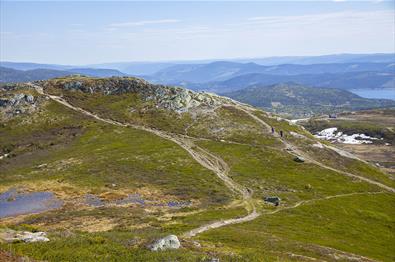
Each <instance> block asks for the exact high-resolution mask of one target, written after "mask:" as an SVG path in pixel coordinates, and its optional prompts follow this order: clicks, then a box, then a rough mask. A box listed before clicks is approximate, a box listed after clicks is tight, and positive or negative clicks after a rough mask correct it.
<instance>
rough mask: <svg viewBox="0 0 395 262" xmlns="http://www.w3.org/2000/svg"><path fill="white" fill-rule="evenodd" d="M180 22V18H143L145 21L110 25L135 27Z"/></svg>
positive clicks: (113, 26) (112, 25) (114, 26)
mask: <svg viewBox="0 0 395 262" xmlns="http://www.w3.org/2000/svg"><path fill="white" fill-rule="evenodd" d="M178 22H180V20H177V19H161V20H143V21H136V22H124V23H113V24H110V27H112V28H119V27H134V26H144V25H155V24H171V23H178Z"/></svg>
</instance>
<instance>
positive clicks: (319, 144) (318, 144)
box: [311, 142, 324, 148]
mask: <svg viewBox="0 0 395 262" xmlns="http://www.w3.org/2000/svg"><path fill="white" fill-rule="evenodd" d="M311 146H312V147H316V148H324V145H323V144H321V143H320V142H318V143H315V144H313V145H311Z"/></svg>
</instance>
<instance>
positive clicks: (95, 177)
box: [0, 77, 395, 261]
mask: <svg viewBox="0 0 395 262" xmlns="http://www.w3.org/2000/svg"><path fill="white" fill-rule="evenodd" d="M68 79H69V78H64V79H58V80H56V81H60V82H62V81H63V82H67V81H68ZM71 79H73V81H74V80H81V79H82V78H81V77H73V78H71ZM84 79H85V80H84V81H87V82H89V83H92V84H94V85H95V86H96V87H97V86H105V85H106V84H107V82H106V79H91V78H84ZM122 79H123V78H122ZM122 79H120V80H119V81H121V80H122ZM56 81H55V82H54V83H55V84H53V85H52V86H47V90H46V91H48V92H51V93H52V94H57V95H61V96H63V98H64V99H65V100H67V101H69V102H70V103H71V104H73V105H75V106H78V107H81V108H84V109H86V110H88V111H90V112H93V113H95V114H97V115H100V116H101V117H103V118H107V119H114V120H117V121H119V122H124V123H133V124H138V125H144V126H147V127H151V128H153V129H158V130H162V131H167V132H172V133H175V134H178V135H183V134H186V135H188V136H190V137H193V138H188V139H190V141H191V142H193V143H195V144H196V145H197V146H200V147H202V148H203V149H205V150H207V151H209V152H210V153H212V154H214V155H216V156H218V157H219V158H221V159H223V160H224V161H225V162H226V164H227V165H228V166H229V168H230V170H229V172H228V173H227V174H226V175H228V176H229V177H230V178H231V179H233V180H234V181H235V182H237V183H238V184H240V185H241V186H243V187H245V188H248V189H249V190H251V192H253V198H252V199H249V202H248V203H247V202H246V201H242V200H241V199H240V197H238V196H235V195H234V194H233V193H231V192H230V190H229V189H228V188H227V187H226V186H225V184H224V182H223V181H222V180H220V179H219V178H218V177H217V176H216V174H215V173H214V172H212V171H210V170H208V169H206V168H204V167H203V166H201V165H200V164H198V162H196V161H195V160H194V159H193V158H192V157H191V155H190V154H188V152H186V151H185V150H184V149H182V148H181V147H180V146H178V145H177V144H176V143H174V142H171V141H169V140H166V139H163V138H161V137H159V136H156V135H154V134H152V133H149V132H146V131H141V130H138V129H134V128H131V127H120V126H114V125H111V124H106V123H103V122H100V121H98V120H95V119H94V118H90V117H87V116H85V115H84V114H82V113H80V112H76V111H73V110H71V109H69V108H67V107H65V106H63V105H61V104H59V103H56V102H54V101H51V100H45V99H44V98H43V97H40V96H39V95H38V94H37V93H34V95H35V96H37V97H40V98H41V99H42V103H41V104H39V107H38V110H37V111H35V112H34V113H33V114H21V115H18V116H16V117H13V118H11V119H10V120H7V121H3V122H2V123H1V124H0V148H1V151H0V154H5V153H8V154H9V157H8V158H4V159H2V160H0V161H1V162H0V169H1V176H0V182H1V186H0V190H1V192H4V191H5V190H7V189H9V188H18V189H23V190H26V191H44V190H45V191H52V192H54V193H55V195H56V196H57V197H58V198H60V199H62V200H63V201H64V203H65V204H64V206H63V207H62V208H61V209H58V210H52V211H48V212H45V213H41V214H35V215H27V216H24V217H18V218H17V219H15V220H11V219H5V220H4V223H3V222H2V221H3V220H2V221H1V222H0V226H1V227H10V228H13V229H16V230H29V231H33V232H34V231H45V232H48V237H49V238H50V239H51V241H49V242H46V243H14V244H4V243H2V244H0V249H1V250H5V251H10V252H11V253H12V254H15V255H17V256H28V257H30V258H32V259H36V260H46V261H207V260H208V259H209V258H212V257H217V258H220V259H221V261H292V260H303V259H305V260H307V259H308V258H306V257H310V258H317V259H322V260H329V261H331V260H334V257H335V255H336V256H340V260H342V259H343V260H346V259H347V257H345V256H350V254H346V253H342V252H349V253H353V254H355V255H359V256H361V255H362V256H366V257H369V258H372V259H377V260H382V261H392V260H393V259H394V258H395V253H394V251H393V249H391V245H390V244H391V243H392V242H394V240H395V236H394V233H393V231H394V228H395V220H394V217H395V213H394V208H393V206H394V204H395V198H394V196H393V194H389V193H386V192H382V189H381V188H379V187H378V186H376V185H372V184H370V183H366V182H362V181H359V180H356V179H351V178H349V177H347V176H344V175H343V174H340V173H339V172H336V171H332V170H329V169H326V168H323V167H320V166H319V165H316V164H311V163H309V162H308V161H306V162H305V163H297V162H295V161H294V160H293V158H294V156H293V155H292V154H290V153H289V151H287V150H286V149H285V146H284V143H282V142H281V141H280V140H279V139H278V138H275V137H274V136H272V135H271V134H270V131H268V130H266V127H264V126H263V125H262V124H261V123H259V122H257V121H256V120H254V118H252V117H251V116H249V115H248V114H246V113H245V112H244V111H242V110H239V109H237V108H235V107H231V106H218V107H213V108H209V109H207V108H205V109H204V110H202V111H194V112H189V113H176V112H173V111H169V110H165V109H161V108H157V107H156V105H155V104H154V103H153V101H150V100H146V101H145V100H143V99H142V98H141V97H140V95H139V94H138V93H135V92H124V93H122V92H121V93H119V94H111V95H105V94H104V93H102V92H94V93H92V94H91V93H90V92H85V93H84V92H81V91H79V90H69V89H67V90H66V88H64V89H63V88H61V86H57V84H56V83H57V82H56ZM114 81H115V80H114ZM117 81H118V80H117ZM115 82H116V81H115ZM30 91H31V92H33V91H32V90H31V89H29V92H30ZM254 114H255V116H257V117H259V118H260V119H262V120H263V121H265V122H266V123H268V125H270V126H272V127H274V128H275V129H276V131H279V130H283V131H284V132H285V134H286V135H285V138H284V139H285V141H288V142H291V143H292V144H293V145H294V146H295V147H297V149H298V150H301V151H303V152H304V153H306V154H307V155H309V156H311V157H312V158H314V159H315V160H317V161H319V162H321V163H323V164H325V165H328V166H331V167H333V168H336V169H337V170H345V171H348V172H353V173H356V174H358V175H360V176H365V177H368V178H370V179H372V180H376V181H379V182H381V183H384V184H386V185H389V186H395V185H394V182H393V181H392V180H391V179H389V178H388V176H385V175H384V174H383V173H381V172H380V171H379V170H378V169H376V168H374V167H372V166H370V165H367V164H365V163H363V162H360V161H357V160H352V159H349V158H345V157H342V156H340V155H339V154H338V153H335V152H334V151H332V150H329V149H322V148H317V147H312V146H311V145H312V144H314V143H317V140H315V139H314V138H313V137H312V136H311V135H310V134H309V133H308V132H306V131H305V130H303V129H302V128H301V127H299V126H297V125H292V124H290V123H288V122H287V121H285V120H280V119H277V118H274V117H271V116H269V115H267V114H266V113H264V112H260V111H256V112H254ZM291 132H295V133H297V134H292V133H291ZM298 134H299V136H298ZM300 135H303V136H304V137H301V136H300ZM192 147H193V145H192ZM213 159H215V158H213ZM225 173H226V172H225ZM86 194H94V195H95V196H97V197H99V198H100V199H101V200H102V201H104V202H105V203H114V202H111V201H115V200H120V199H123V198H124V197H126V196H127V195H129V194H139V195H140V196H141V197H142V198H143V199H145V200H147V201H146V203H147V204H146V205H141V204H129V205H115V204H107V205H105V206H100V207H94V206H88V205H87V204H86V203H85V195H86ZM266 196H278V197H280V198H281V204H280V206H278V207H275V206H272V205H270V204H268V203H265V202H264V200H263V198H264V197H266ZM168 201H191V205H190V206H187V207H180V208H171V207H168V206H166V205H155V204H156V203H167V202H168ZM251 203H254V204H255V206H256V208H257V211H258V212H260V213H261V214H262V216H260V217H258V218H257V219H255V220H253V221H249V222H246V223H243V224H234V225H227V226H225V227H221V228H219V229H215V230H209V231H207V232H205V233H203V234H202V235H198V236H196V237H194V238H193V239H190V240H189V239H181V240H182V248H181V249H178V250H173V251H164V252H151V251H149V250H148V249H146V246H147V244H149V243H151V242H152V241H153V240H155V239H157V238H159V237H162V236H166V235H169V234H176V235H177V236H179V237H180V236H182V235H183V234H184V233H186V232H187V231H189V230H191V229H194V228H197V227H200V226H202V225H206V224H208V223H212V222H215V221H219V220H224V219H230V218H240V217H243V216H246V215H247V214H248V212H247V210H250V209H251ZM247 207H248V208H247ZM194 240H198V241H199V243H201V247H197V244H196V243H194V242H193V241H194ZM334 249H336V250H337V251H336V250H334ZM303 256H306V257H303ZM342 256H343V257H342Z"/></svg>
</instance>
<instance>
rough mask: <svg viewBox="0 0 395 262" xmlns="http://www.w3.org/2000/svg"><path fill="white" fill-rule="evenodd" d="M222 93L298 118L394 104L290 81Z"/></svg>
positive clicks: (393, 103) (394, 105)
mask: <svg viewBox="0 0 395 262" xmlns="http://www.w3.org/2000/svg"><path fill="white" fill-rule="evenodd" d="M223 95H225V96H228V97H230V98H233V99H235V100H237V101H240V102H243V103H247V104H250V105H253V106H256V107H261V108H263V109H265V110H269V111H272V112H275V113H279V114H285V115H288V116H291V117H299V118H300V117H306V116H312V115H314V114H331V113H338V112H342V111H355V110H362V109H370V108H380V107H395V101H393V100H385V99H367V98H362V97H359V96H357V95H355V94H353V93H351V92H348V91H346V90H340V89H334V88H321V87H309V86H303V85H298V84H293V83H283V84H276V85H270V86H261V85H257V86H251V87H248V88H245V89H242V90H238V91H234V92H230V93H224V94H223Z"/></svg>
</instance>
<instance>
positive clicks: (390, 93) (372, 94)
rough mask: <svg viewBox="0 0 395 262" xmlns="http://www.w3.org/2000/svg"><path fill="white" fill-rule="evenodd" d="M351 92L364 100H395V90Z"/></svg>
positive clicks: (360, 90) (354, 90) (359, 90)
mask: <svg viewBox="0 0 395 262" xmlns="http://www.w3.org/2000/svg"><path fill="white" fill-rule="evenodd" d="M350 92H353V93H354V94H357V95H359V96H361V97H364V98H385V99H392V100H395V89H351V90H350Z"/></svg>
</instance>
